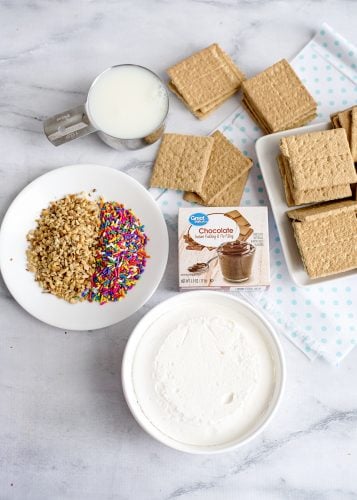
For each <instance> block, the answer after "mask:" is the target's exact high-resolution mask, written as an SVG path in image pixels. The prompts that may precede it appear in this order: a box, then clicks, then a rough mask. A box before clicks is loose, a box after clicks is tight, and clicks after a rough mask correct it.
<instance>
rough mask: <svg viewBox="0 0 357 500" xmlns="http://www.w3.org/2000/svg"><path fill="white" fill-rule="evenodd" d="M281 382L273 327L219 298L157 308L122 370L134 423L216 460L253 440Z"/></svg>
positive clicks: (207, 294) (192, 296)
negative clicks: (219, 455) (222, 454)
mask: <svg viewBox="0 0 357 500" xmlns="http://www.w3.org/2000/svg"><path fill="white" fill-rule="evenodd" d="M284 380H285V368H284V359H283V355H282V350H281V347H280V343H279V340H278V338H277V336H276V334H275V332H274V330H273V329H272V327H271V326H270V325H269V324H268V323H267V322H266V320H265V319H264V318H263V317H262V316H261V315H260V313H258V312H257V311H256V310H255V309H254V308H253V307H252V306H250V305H249V304H248V303H246V302H244V301H242V300H240V299H238V298H236V297H234V296H233V295H228V294H225V293H222V292H211V291H195V292H186V293H185V294H180V295H176V296H175V297H173V298H171V299H168V300H166V301H165V302H162V303H161V304H159V305H158V306H156V307H155V308H153V309H152V310H151V311H149V313H147V314H146V316H144V318H142V320H141V321H140V322H139V323H138V325H137V326H136V328H135V329H134V331H133V333H132V334H131V336H130V339H129V341H128V344H127V346H126V349H125V353H124V357H123V364H122V382H123V390H124V395H125V398H126V401H127V403H128V406H129V408H130V410H131V412H132V414H133V416H134V417H135V419H136V420H137V422H138V423H139V424H140V425H141V426H142V428H143V429H144V430H145V431H147V432H148V433H149V434H150V435H151V436H152V437H154V438H155V439H157V440H158V441H160V442H161V443H163V444H166V445H168V446H170V447H172V448H175V449H177V450H180V451H185V452H189V453H218V452H222V451H226V450H230V449H233V448H236V447H238V446H241V445H242V444H244V443H246V442H247V441H249V440H250V439H252V438H253V437H255V436H256V435H257V434H258V433H259V432H261V431H262V429H263V428H264V427H265V426H266V425H267V423H268V422H269V421H270V420H271V418H272V416H273V414H274V413H275V411H276V409H277V406H278V403H279V401H280V398H281V395H282V392H283V386H284Z"/></svg>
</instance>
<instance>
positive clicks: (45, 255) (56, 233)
mask: <svg viewBox="0 0 357 500" xmlns="http://www.w3.org/2000/svg"><path fill="white" fill-rule="evenodd" d="M36 222H37V227H36V229H34V230H31V231H29V233H28V235H27V240H28V242H29V247H28V250H27V264H28V270H30V271H32V272H33V273H34V274H35V280H36V281H37V282H38V283H39V285H40V286H41V287H42V288H43V289H44V291H45V292H47V293H52V294H53V295H56V296H57V297H60V298H62V299H65V300H67V301H68V302H70V303H72V304H73V303H76V302H78V301H80V300H84V299H82V297H81V293H82V292H83V291H84V290H85V289H86V288H87V287H88V286H89V284H90V277H91V275H92V274H93V272H94V269H95V249H96V244H97V238H98V229H99V224H100V219H99V207H98V204H97V203H96V202H94V201H91V200H88V199H87V198H85V197H83V196H80V195H77V194H70V195H67V196H65V197H64V198H62V199H60V200H57V201H53V202H51V203H50V205H49V207H48V208H45V209H44V210H42V212H41V216H40V218H39V219H38V220H37V221H36Z"/></svg>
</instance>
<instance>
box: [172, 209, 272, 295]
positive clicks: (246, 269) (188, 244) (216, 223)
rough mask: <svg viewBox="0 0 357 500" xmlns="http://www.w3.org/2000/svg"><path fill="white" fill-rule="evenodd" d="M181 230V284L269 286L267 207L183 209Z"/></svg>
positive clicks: (189, 286)
mask: <svg viewBox="0 0 357 500" xmlns="http://www.w3.org/2000/svg"><path fill="white" fill-rule="evenodd" d="M178 230H179V238H178V240H179V286H180V289H197V288H203V289H204V288H223V289H228V290H235V289H239V288H255V287H266V286H268V285H269V283H270V272H269V232H268V209H267V207H200V208H199V209H197V207H193V208H180V210H179V224H178Z"/></svg>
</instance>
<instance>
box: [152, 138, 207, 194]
mask: <svg viewBox="0 0 357 500" xmlns="http://www.w3.org/2000/svg"><path fill="white" fill-rule="evenodd" d="M213 143H214V139H213V138H212V137H199V136H194V135H181V134H164V135H163V139H162V142H161V145H160V149H159V152H158V155H157V157H156V160H155V165H154V170H153V173H152V177H151V181H150V186H151V187H160V188H167V189H180V190H182V191H196V190H198V189H200V188H201V187H202V183H203V180H204V176H205V174H206V170H207V167H208V161H209V157H210V154H211V150H212V146H213Z"/></svg>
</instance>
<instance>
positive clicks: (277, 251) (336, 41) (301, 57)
mask: <svg viewBox="0 0 357 500" xmlns="http://www.w3.org/2000/svg"><path fill="white" fill-rule="evenodd" d="M281 57H282V58H283V57H284V54H282V55H281ZM291 64H292V66H293V67H294V69H295V71H296V72H297V73H298V75H299V76H300V78H301V79H302V81H303V83H304V84H305V85H306V86H307V88H308V90H309V91H310V92H311V94H312V95H313V97H314V98H315V100H316V101H317V103H318V117H317V119H316V120H315V122H321V121H327V120H329V116H330V114H331V113H332V112H334V111H337V110H341V109H343V108H347V107H349V106H352V105H355V104H357V48H356V47H354V46H353V45H352V44H351V43H349V42H348V41H347V40H346V39H344V38H343V37H342V36H341V35H339V34H338V33H336V32H335V31H334V30H333V29H332V28H331V27H330V26H328V25H327V24H323V26H322V27H321V29H320V30H319V32H318V33H317V34H316V35H315V37H314V38H313V39H312V40H311V41H310V42H309V43H308V44H307V45H306V46H305V47H304V48H303V50H302V51H301V52H299V54H298V55H297V56H296V57H295V58H294V59H293V61H291ZM218 130H220V131H221V132H223V133H224V134H225V135H226V136H227V137H228V138H229V139H230V140H231V141H232V142H233V143H234V144H235V145H237V146H238V147H239V148H240V149H241V150H242V151H243V152H244V154H245V155H247V156H249V157H250V158H252V159H253V160H254V166H253V168H252V171H251V174H250V176H249V180H248V183H247V186H246V188H245V193H244V196H243V198H242V202H241V205H242V206H264V205H268V206H269V200H268V197H267V194H266V191H265V186H264V182H263V177H262V175H261V173H260V168H259V164H258V163H257V159H256V155H255V150H254V143H255V141H256V139H257V138H258V137H260V136H261V131H260V129H259V128H258V127H257V126H256V125H255V123H254V122H253V121H252V120H251V118H250V117H249V115H248V114H247V112H246V111H245V110H244V109H243V108H242V107H239V108H238V109H237V110H236V111H235V112H234V113H232V114H231V115H230V116H229V117H228V118H227V119H226V120H225V121H224V122H223V123H222V124H221V125H220V126H219V127H218ZM152 191H153V194H154V196H155V198H156V199H158V202H159V204H160V205H161V207H162V209H163V211H164V213H166V214H167V215H168V216H170V215H172V216H174V215H175V214H176V213H177V207H180V206H190V204H189V203H186V202H185V201H183V200H182V193H181V192H179V191H178V192H175V191H160V190H152ZM269 224H270V248H271V255H270V257H271V274H272V284H271V287H270V288H269V290H266V291H259V292H239V295H241V296H243V297H244V298H245V299H246V300H248V301H250V302H251V303H252V304H253V305H254V306H255V307H258V308H259V309H261V310H262V311H263V312H264V313H265V315H266V316H267V317H268V319H269V320H270V321H271V322H272V323H274V325H275V326H276V328H277V329H278V330H280V331H281V332H282V333H284V334H285V335H286V336H287V337H288V338H289V339H290V340H291V341H292V342H293V343H294V344H295V345H296V346H297V347H299V348H300V349H301V350H302V351H303V352H304V353H305V354H306V355H307V356H308V357H309V358H310V359H315V358H316V357H323V358H324V359H325V360H326V361H328V362H329V363H331V364H338V363H339V362H340V361H341V360H342V359H343V358H344V357H345V356H346V355H347V354H348V353H349V352H350V351H351V349H352V348H353V347H354V345H355V344H356V342H357V329H356V316H357V308H356V305H357V296H356V293H353V291H354V290H355V287H356V283H357V279H356V277H352V278H351V277H350V278H346V279H343V280H339V281H337V282H335V283H334V282H333V281H332V282H331V283H330V284H324V285H322V286H313V287H297V286H295V285H294V283H293V282H292V280H291V279H290V276H289V274H288V271H287V268H286V266H285V261H284V256H283V253H282V249H281V245H280V241H279V236H278V232H277V229H276V225H275V222H274V219H273V218H272V215H271V212H270V221H269Z"/></svg>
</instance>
